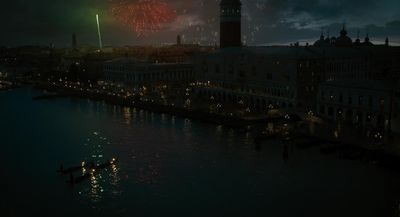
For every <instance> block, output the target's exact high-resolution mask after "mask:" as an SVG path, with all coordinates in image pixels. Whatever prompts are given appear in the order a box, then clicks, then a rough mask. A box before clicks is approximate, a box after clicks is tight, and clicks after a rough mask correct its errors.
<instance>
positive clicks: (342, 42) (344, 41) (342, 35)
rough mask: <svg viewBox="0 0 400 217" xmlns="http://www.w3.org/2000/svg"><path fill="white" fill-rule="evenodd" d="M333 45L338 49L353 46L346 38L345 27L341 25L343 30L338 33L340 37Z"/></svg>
mask: <svg viewBox="0 0 400 217" xmlns="http://www.w3.org/2000/svg"><path fill="white" fill-rule="evenodd" d="M335 45H336V46H338V47H349V46H351V45H353V41H352V40H351V38H350V37H349V36H347V30H346V26H345V25H343V29H342V30H341V31H340V36H339V37H338V38H337V39H336V43H335Z"/></svg>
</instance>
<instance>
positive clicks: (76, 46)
mask: <svg viewBox="0 0 400 217" xmlns="http://www.w3.org/2000/svg"><path fill="white" fill-rule="evenodd" d="M77 48H78V41H77V40H76V34H75V33H73V34H72V49H74V50H75V49H77Z"/></svg>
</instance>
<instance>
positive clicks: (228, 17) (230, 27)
mask: <svg viewBox="0 0 400 217" xmlns="http://www.w3.org/2000/svg"><path fill="white" fill-rule="evenodd" d="M220 14H221V21H220V22H221V23H220V46H221V48H226V47H240V46H242V28H241V19H242V3H241V2H240V0H221V4H220Z"/></svg>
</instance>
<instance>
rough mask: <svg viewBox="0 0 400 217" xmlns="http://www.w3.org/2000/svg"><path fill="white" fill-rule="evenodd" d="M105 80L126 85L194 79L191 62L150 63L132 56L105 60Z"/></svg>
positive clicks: (138, 85)
mask: <svg viewBox="0 0 400 217" xmlns="http://www.w3.org/2000/svg"><path fill="white" fill-rule="evenodd" d="M103 71H104V78H105V81H107V82H109V83H116V84H119V85H123V86H127V87H140V86H143V85H157V84H170V83H186V82H191V81H193V80H194V73H193V65H192V64H191V63H150V62H146V61H139V60H136V59H133V58H119V59H114V60H110V61H107V62H105V64H104V66H103Z"/></svg>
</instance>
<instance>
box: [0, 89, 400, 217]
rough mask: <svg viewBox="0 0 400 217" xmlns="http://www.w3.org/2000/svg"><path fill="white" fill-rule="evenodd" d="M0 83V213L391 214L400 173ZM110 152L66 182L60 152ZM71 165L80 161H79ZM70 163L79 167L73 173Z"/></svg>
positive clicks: (73, 157)
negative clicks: (79, 179) (79, 178)
mask: <svg viewBox="0 0 400 217" xmlns="http://www.w3.org/2000/svg"><path fill="white" fill-rule="evenodd" d="M39 94H40V92H38V91H35V90H31V89H18V90H12V91H6V92H0V137H1V140H0V159H1V160H0V163H1V176H0V177H1V179H0V183H1V186H0V187H1V189H2V190H1V194H0V202H1V203H0V208H1V212H0V216H243V217H252V216H273V217H275V216H318V217H322V216H363V217H366V216H377V217H383V216H396V215H397V214H398V213H397V212H398V204H399V200H400V191H399V190H400V176H399V174H396V173H393V172H391V171H388V170H385V169H382V168H379V167H376V166H374V165H368V164H365V163H361V162H358V161H348V160H340V159H336V158H334V157H331V156H323V155H321V154H319V152H318V150H317V149H315V150H297V149H296V148H293V147H291V148H289V160H288V162H286V163H285V162H284V161H283V159H282V151H283V144H281V142H278V141H276V142H266V143H265V144H263V145H262V149H261V150H259V151H257V150H256V149H255V148H254V144H253V141H252V138H251V135H248V134H247V135H246V134H244V133H237V132H235V131H233V130H230V129H226V128H223V127H218V126H214V125H209V124H206V123H201V122H196V121H191V120H185V119H184V118H178V117H172V116H170V115H161V114H155V113H150V112H145V111H137V110H135V109H130V108H121V107H117V106H112V105H107V104H104V103H102V102H93V101H89V100H78V99H56V100H49V101H45V100H43V101H33V100H32V99H31V98H32V96H36V95H39ZM114 156H116V157H118V158H119V160H120V161H119V164H118V165H117V166H115V167H110V168H108V169H107V170H104V171H102V172H101V173H99V174H98V175H96V177H95V178H92V179H90V180H87V181H85V182H83V183H81V184H78V185H76V186H74V187H71V186H70V185H68V184H66V180H67V179H68V177H62V176H60V175H59V174H57V173H56V170H57V169H58V167H59V165H60V163H64V165H65V166H67V165H77V164H80V162H81V161H83V160H85V161H90V160H94V161H96V162H104V161H106V160H108V159H110V158H112V157H114ZM78 173H79V172H78ZM77 175H78V174H77Z"/></svg>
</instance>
